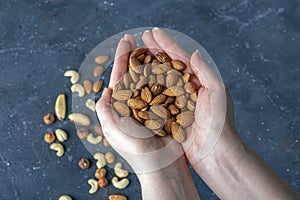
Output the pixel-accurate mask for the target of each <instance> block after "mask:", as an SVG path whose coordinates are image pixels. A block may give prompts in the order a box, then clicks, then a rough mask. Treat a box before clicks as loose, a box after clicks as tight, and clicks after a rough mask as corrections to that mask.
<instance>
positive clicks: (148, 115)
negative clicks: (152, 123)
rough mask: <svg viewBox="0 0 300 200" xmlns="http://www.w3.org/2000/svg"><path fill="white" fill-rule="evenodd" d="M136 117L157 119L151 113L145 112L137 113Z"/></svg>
mask: <svg viewBox="0 0 300 200" xmlns="http://www.w3.org/2000/svg"><path fill="white" fill-rule="evenodd" d="M138 115H139V117H140V118H142V119H158V118H159V117H158V116H157V115H155V114H154V113H153V112H149V111H147V110H144V111H140V112H138Z"/></svg>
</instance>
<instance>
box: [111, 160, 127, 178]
mask: <svg viewBox="0 0 300 200" xmlns="http://www.w3.org/2000/svg"><path fill="white" fill-rule="evenodd" d="M114 171H115V174H116V175H117V176H118V177H119V178H125V177H127V176H128V171H127V170H124V169H122V163H117V164H116V165H115V167H114Z"/></svg>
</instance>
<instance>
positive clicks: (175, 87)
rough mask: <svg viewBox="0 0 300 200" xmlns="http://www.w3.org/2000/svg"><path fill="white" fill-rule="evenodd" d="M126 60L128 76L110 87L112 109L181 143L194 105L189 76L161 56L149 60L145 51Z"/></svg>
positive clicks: (179, 64)
mask: <svg viewBox="0 0 300 200" xmlns="http://www.w3.org/2000/svg"><path fill="white" fill-rule="evenodd" d="M128 60H129V63H128V72H127V73H125V74H124V76H123V77H122V79H121V80H120V81H119V82H118V83H116V85H115V86H114V91H113V94H112V97H113V99H114V100H115V101H114V102H113V107H114V109H115V110H116V111H117V113H118V114H119V115H120V116H122V117H124V116H127V117H128V116H130V117H132V118H133V119H135V120H136V121H137V122H138V123H140V124H142V125H144V126H145V127H147V128H148V129H149V130H151V131H152V132H153V133H154V134H156V135H158V136H167V135H172V137H173V138H174V140H176V141H177V142H179V143H182V142H184V141H185V139H186V134H185V132H184V128H187V127H188V126H190V125H191V124H192V123H193V122H194V110H195V104H196V101H197V91H196V85H195V84H194V83H193V82H190V76H191V75H190V74H189V73H183V72H182V71H183V70H184V69H185V68H186V66H185V64H184V63H183V62H181V61H179V60H172V59H171V58H170V57H169V56H168V55H167V54H166V53H165V52H158V53H157V54H156V55H155V57H153V56H152V55H151V54H150V53H148V51H147V49H146V48H137V49H135V50H133V51H132V52H131V54H130V56H129V59H128Z"/></svg>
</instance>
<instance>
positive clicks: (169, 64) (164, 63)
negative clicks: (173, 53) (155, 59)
mask: <svg viewBox="0 0 300 200" xmlns="http://www.w3.org/2000/svg"><path fill="white" fill-rule="evenodd" d="M163 65H165V66H169V67H170V69H171V68H172V63H171V62H163Z"/></svg>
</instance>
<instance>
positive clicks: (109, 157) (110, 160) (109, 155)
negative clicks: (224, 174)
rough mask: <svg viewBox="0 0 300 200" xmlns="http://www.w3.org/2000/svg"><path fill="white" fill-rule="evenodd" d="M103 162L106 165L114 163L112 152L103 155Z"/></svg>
mask: <svg viewBox="0 0 300 200" xmlns="http://www.w3.org/2000/svg"><path fill="white" fill-rule="evenodd" d="M105 160H106V162H107V163H108V164H112V163H114V162H115V156H114V154H113V153H112V152H107V153H105Z"/></svg>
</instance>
